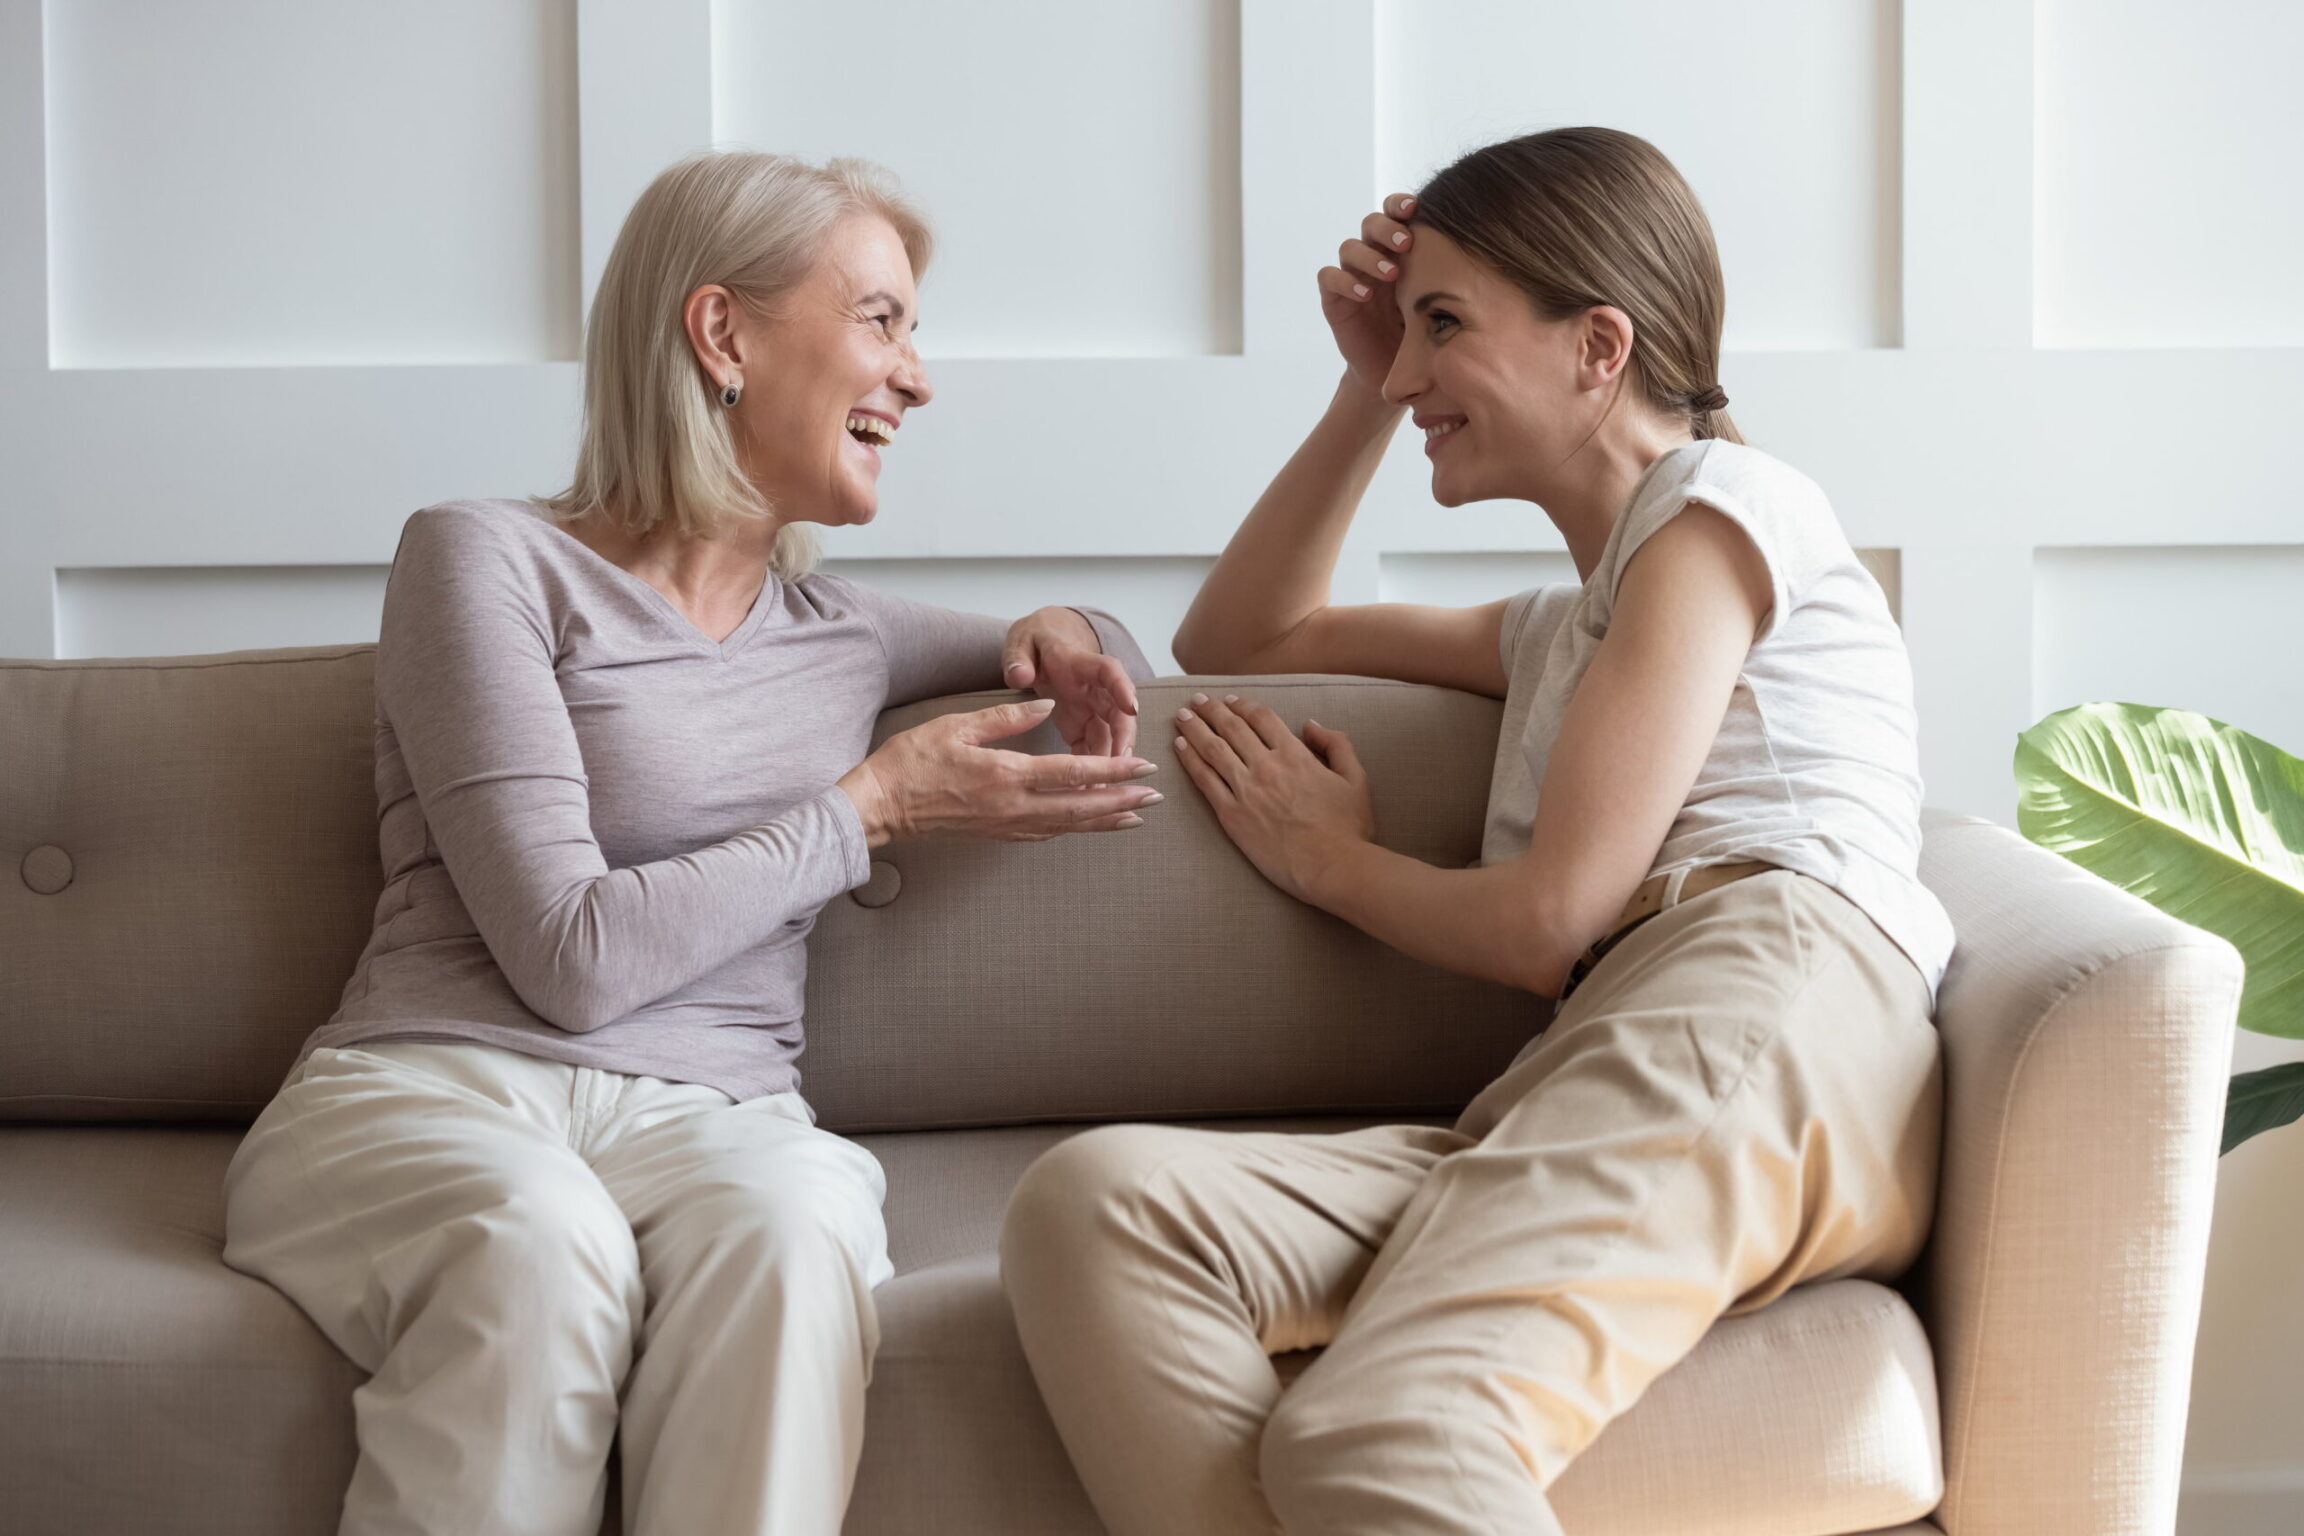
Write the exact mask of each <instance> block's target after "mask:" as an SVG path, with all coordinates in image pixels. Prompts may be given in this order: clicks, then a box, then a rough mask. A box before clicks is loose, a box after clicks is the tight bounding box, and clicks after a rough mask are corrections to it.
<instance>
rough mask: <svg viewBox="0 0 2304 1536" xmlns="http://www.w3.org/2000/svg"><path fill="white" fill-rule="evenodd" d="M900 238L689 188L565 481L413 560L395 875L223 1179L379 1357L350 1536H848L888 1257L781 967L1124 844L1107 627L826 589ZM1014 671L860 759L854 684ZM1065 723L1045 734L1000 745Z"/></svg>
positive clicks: (855, 188)
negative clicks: (1003, 860) (917, 912)
mask: <svg viewBox="0 0 2304 1536" xmlns="http://www.w3.org/2000/svg"><path fill="white" fill-rule="evenodd" d="M928 249H929V240H928V234H927V231H926V229H925V227H924V226H923V225H922V223H921V221H920V219H919V218H918V216H917V215H916V214H914V213H913V212H912V211H911V209H910V208H908V207H907V206H906V205H905V204H904V203H903V202H902V201H901V200H900V199H899V198H898V197H897V196H896V195H895V194H894V193H893V192H892V191H891V190H890V189H889V188H887V187H886V186H885V185H884V184H883V183H882V182H881V181H880V180H878V179H877V178H876V177H875V176H874V175H873V174H871V173H870V171H869V168H867V167H864V166H862V165H861V164H860V163H857V162H845V161H835V162H833V163H832V165H831V166H829V167H827V168H817V167H813V166H809V165H806V164H803V163H801V162H799V161H795V160H791V159H786V158H782V157H777V156H770V155H752V154H721V155H710V156H705V157H702V158H699V159H695V160H691V161H689V162H686V163H684V164H682V165H679V166H675V167H674V168H672V169H671V170H669V171H667V172H666V173H665V174H664V175H663V176H661V177H660V178H658V179H657V181H656V182H655V184H654V185H652V186H651V187H649V189H648V190H647V191H646V192H645V193H643V194H642V196H641V197H640V199H639V201H638V203H637V204H636V205H635V206H634V207H633V210H632V212H631V215H630V217H629V218H628V219H627V220H626V222H625V226H624V229H623V232H622V234H621V235H620V236H619V238H618V240H617V243H616V247H615V250H614V252H613V254H612V255H611V256H610V258H609V261H608V266H607V270H606V272H605V273H604V274H603V276H602V279H601V283H600V290H599V294H598V297H597V299H596V300H595V302H594V305H593V311H592V316H591V324H590V332H589V337H588V340H587V354H586V360H585V407H586V409H585V435H584V443H583V447H582V451H581V454H580V457H579V460H578V463H577V469H576V475H575V484H574V486H573V488H572V489H570V490H569V491H568V492H566V493H565V494H563V495H561V496H559V497H557V498H554V499H553V500H551V501H548V502H542V503H528V502H505V501H493V502H487V501H476V502H454V503H450V504H447V505H445V506H439V507H433V508H429V509H427V510H425V511H422V512H419V513H417V514H416V515H415V516H414V517H412V518H411V519H410V520H409V522H408V525H407V529H406V531H405V533H404V534H403V536H402V539H401V544H400V550H399V554H398V556H397V558H396V560H395V561H394V565H393V571H392V579H391V583H390V588H389V591H388V593H387V596H386V599H385V612H384V626H383V637H382V644H381V646H380V648H379V651H378V654H377V721H376V777H377V789H378V798H379V803H380V808H381V837H382V847H383V856H384V866H385V875H386V885H385V889H384V893H383V897H382V899H381V900H380V901H379V903H378V905H377V910H376V928H375V933H374V935H373V937H372V938H371V939H370V941H369V944H368V948H367V951H366V953H365V954H363V955H362V957H361V960H360V964H359V968H358V970H357V971H356V972H355V974H354V975H353V977H352V980H351V982H350V984H349V985H348V986H347V987H346V988H345V992H344V1000H343V1004H342V1006H341V1007H340V1008H339V1009H338V1011H337V1013H336V1016H335V1017H334V1018H333V1019H331V1020H330V1021H329V1022H328V1023H327V1024H326V1025H325V1026H324V1027H322V1028H321V1029H320V1030H319V1031H318V1032H316V1033H315V1034H314V1035H313V1036H312V1038H311V1040H310V1041H309V1042H308V1043H307V1045H306V1047H305V1049H304V1053H303V1055H302V1058H301V1059H300V1060H299V1062H298V1063H297V1065H296V1066H295V1068H294V1070H293V1071H292V1072H291V1073H290V1075H289V1077H288V1080H287V1082H286V1083H285V1085H284V1086H283V1087H282V1088H281V1090H280V1093H279V1096H278V1097H277V1098H275V1099H274V1100H273V1102H272V1103H271V1105H270V1106H269V1107H268V1108H267V1109H266V1110H265V1112H264V1114H263V1115H262V1117H261V1118H260V1119H258V1121H257V1122H256V1125H255V1127H254V1129H253V1130H252V1131H250V1133H249V1135H248V1138H247V1140H246V1142H245V1143H244V1144H243V1145H242V1147H241V1148H240V1151H239V1154H238V1156H237V1157H236V1158H235V1159H234V1161H233V1164H232V1168H231V1171H230V1174H229V1182H228V1196H229V1205H228V1209H227V1215H226V1231H227V1244H226V1249H225V1258H226V1261H227V1262H229V1263H230V1264H232V1265H233V1266H234V1267H236V1268H238V1269H241V1270H244V1271H246V1272H248V1273H250V1274H253V1275H258V1276H261V1277H262V1278H264V1279H266V1280H269V1281H270V1282H272V1283H273V1284H274V1285H276V1286H278V1287H279V1288H280V1289H281V1290H283V1291H285V1292H286V1293H287V1294H288V1295H289V1296H290V1297H291V1298H292V1299H293V1300H294V1301H295V1302H296V1303H297V1304H298V1305H299V1306H301V1307H302V1308H303V1309H304V1311H305V1312H306V1313H308V1314H309V1315H310V1316H311V1318H312V1319H313V1321H314V1322H315V1323H317V1324H318V1325H319V1326H320V1328H321V1329H322V1331H323V1332H325V1333H326V1334H327V1335H328V1337H329V1338H330V1339H331V1340H332V1341H333V1342H334V1343H335V1344H336V1345H337V1347H338V1348H340V1349H341V1350H343V1352H344V1353H345V1354H346V1355H347V1356H349V1357H350V1358H351V1359H352V1360H353V1361H354V1362H356V1363H357V1364H358V1365H359V1366H361V1367H362V1368H363V1369H365V1370H367V1371H369V1372H371V1373H372V1375H371V1379H370V1380H369V1381H368V1383H367V1384H366V1385H365V1386H363V1387H362V1388H361V1389H360V1390H359V1392H358V1394H357V1395H356V1398H355V1407H356V1410H357V1420H358V1430H359V1451H360V1454H359V1461H358V1465H357V1467H356V1469H355V1471H354V1473H353V1477H352V1484H351V1488H350V1490H349V1492H348V1493H347V1495H346V1499H345V1506H344V1519H343V1525H342V1529H343V1530H344V1531H346V1532H347V1533H368V1532H379V1533H381V1532H388V1531H389V1532H446V1531H487V1532H490V1533H494V1536H503V1533H514V1532H535V1533H547V1532H549V1533H559V1536H579V1533H581V1536H590V1533H591V1532H593V1531H594V1530H595V1529H597V1527H598V1524H599V1521H600V1518H601V1512H602V1498H603V1488H604V1486H605V1476H606V1471H607V1464H608V1455H609V1447H610V1444H611V1441H612V1439H613V1438H614V1437H615V1436H616V1435H617V1433H618V1430H619V1427H621V1431H622V1446H623V1452H622V1455H623V1463H622V1465H623V1474H624V1475H623V1499H624V1509H623V1515H624V1528H625V1529H626V1530H627V1531H631V1532H633V1533H635V1536H699V1533H716V1532H724V1533H731V1536H732V1533H737V1532H747V1533H765V1532H774V1533H776V1536H804V1533H808V1532H816V1533H821V1536H832V1533H834V1532H836V1531H837V1530H838V1529H839V1526H840V1520H841V1514H842V1510H843V1508H844V1506H845V1504H846V1501H847V1497H848V1491H849V1487H850V1484H851V1481H852V1479H853V1476H854V1473H855V1468H856V1462H857V1455H858V1448H859V1444H860V1440H861V1435H862V1423H863V1403H864V1385H865V1380H866V1377H867V1374H868V1372H869V1369H870V1365H871V1359H872V1352H873V1348H874V1344H875V1341H876V1330H875V1328H874V1323H873V1315H872V1298H871V1290H872V1287H873V1286H875V1285H876V1284H878V1283H879V1282H880V1281H882V1280H884V1279H885V1278H887V1276H888V1273H889V1266H888V1259H887V1255H886V1244H885V1233H884V1231H883V1228H882V1225H881V1216H880V1201H881V1197H882V1194H883V1193H884V1185H883V1181H882V1176H881V1172H880V1169H879V1167H878V1165H877V1164H876V1163H875V1162H874V1161H873V1159H872V1158H871V1156H870V1155H869V1154H867V1153H866V1152H864V1151H863V1150H862V1149H861V1148H859V1147H857V1146H855V1145H854V1144H853V1143H850V1142H848V1141H845V1140H842V1139H841V1138H839V1137H837V1136H833V1135H830V1134H827V1133H825V1132H822V1131H819V1130H817V1129H816V1128H815V1126H814V1123H813V1116H812V1115H811V1114H810V1112H809V1110H808V1107H807V1105H806V1104H805V1103H804V1102H803V1101H802V1100H801V1098H800V1094H799V1091H798V1074H797V1073H796V1071H795V1069H794V1060H795V1058H796V1057H797V1056H798V1055H799V1053H800V1047H801V996H802V981H803V967H804V963H805V952H804V950H803V948H802V944H803V941H804V940H805V939H806V938H807V935H808V931H809V927H810V925H811V923H812V921H813V918H814V914H815V913H816V911H817V910H818V909H819V908H820V907H821V906H822V905H823V904H824V903H825V902H826V901H828V900H830V899H831V898H832V897H834V896H835V895H837V894H839V893H840V892H842V891H845V890H847V889H849V888H851V887H853V886H856V885H858V884H860V883H862V882H863V881H864V880H865V878H866V876H867V874H868V871H869V860H868V858H867V853H868V850H870V849H872V848H875V847H878V846H880V845H881V844H883V843H885V842H887V841H889V840H890V839H892V838H899V837H914V836H960V837H991V838H1044V837H1051V836H1054V835H1056V834H1058V833H1062V832H1093V831H1114V830H1119V829H1123V828H1127V827H1132V826H1136V825H1139V824H1140V822H1141V818H1140V817H1139V816H1138V815H1137V812H1138V811H1139V810H1140V809H1141V808H1142V807H1144V806H1145V805H1147V804H1149V803H1150V802H1152V801H1154V800H1156V799H1158V798H1159V797H1158V796H1157V795H1156V794H1154V793H1152V792H1151V791H1150V790H1149V789H1147V788H1145V787H1144V786H1142V785H1140V784H1137V783H1135V782H1133V781H1134V780H1136V779H1138V778H1140V777H1142V776H1143V774H1144V773H1146V772H1148V771H1149V765H1148V764H1146V763H1145V762H1143V761H1142V760H1141V759H1138V758H1136V757H1135V756H1134V755H1133V751H1132V749H1133V742H1134V734H1135V721H1134V710H1135V702H1134V690H1133V686H1132V683H1131V671H1132V670H1133V672H1134V673H1136V674H1137V675H1142V674H1143V673H1144V672H1145V670H1146V669H1145V668H1144V666H1143V662H1142V658H1141V657H1140V656H1139V655H1138V653H1137V652H1136V650H1135V647H1134V645H1133V643H1132V642H1130V641H1129V640H1128V639H1127V637H1126V634H1125V632H1124V631H1122V630H1120V629H1119V628H1118V627H1117V626H1116V625H1115V624H1113V623H1112V622H1111V621H1110V620H1109V619H1108V618H1106V617H1105V616H1103V615H1101V614H1096V613H1095V612H1094V611H1093V610H1081V611H1075V610H1072V609H1066V608H1051V609H1043V610H1041V611H1040V612H1038V613H1035V614H1033V615H1031V616H1030V617H1028V618H1025V619H1021V620H1018V621H1017V622H1016V623H1014V624H1012V625H1011V624H1004V623H1001V622H999V621H997V620H992V619H982V618H976V617H973V616H970V615H965V614H956V613H948V612H944V611H941V610H937V609H930V608H923V607H919V606H917V605H914V604H911V603H906V602H902V601H899V600H897V599H894V598H891V597H886V596H882V595H879V594H877V593H874V592H873V591H872V590H871V589H870V588H867V587H863V586H859V585H857V584H855V583H853V582H849V581H843V580H839V579H836V578H834V577H831V576H827V575H821V574H812V573H811V565H812V560H813V553H812V552H813V547H814V546H813V544H812V543H811V535H810V533H809V529H808V525H810V524H829V525H834V526H838V525H843V524H852V523H863V522H867V521H869V520H870V519H871V518H872V516H873V514H874V511H875V510H876V508H877V504H878V498H877V493H876V489H875V483H876V480H877V477H878V474H879V468H880V455H881V453H882V452H883V451H884V450H886V449H887V448H888V446H889V444H890V443H892V442H893V441H894V440H895V439H896V436H897V434H898V431H899V429H900V428H901V427H902V425H903V422H904V419H905V416H906V414H907V413H908V412H910V411H912V410H915V409H917V408H919V407H921V406H924V405H926V404H927V403H928V401H929V399H930V396H931V391H930V386H929V383H928V378H927V375H926V373H925V372H924V370H923V369H922V367H921V365H920V359H919V357H918V355H917V354H916V353H915V352H914V350H913V346H912V327H913V325H914V323H915V321H916V319H917V316H918V313H919V307H920V306H919V298H918V295H917V292H916V291H915V287H914V284H915V280H916V279H917V277H918V276H919V274H920V271H921V268H922V267H923V266H924V265H925V263H926V261H927V258H928ZM1003 680H1005V681H1006V682H1007V683H1008V684H1009V685H1010V686H1013V687H1017V688H1029V689H1033V690H1035V691H1037V692H1038V693H1039V694H1040V695H1041V698H1040V699H1039V700H1037V701H1035V702H1034V703H1031V704H1014V705H1003V706H1001V707H999V708H995V709H988V710H983V711H979V712H977V713H974V714H969V715H961V716H955V717H952V718H948V719H944V720H940V721H938V722H936V723H934V724H931V725H926V726H922V727H920V728H918V729H916V730H913V731H908V732H905V733H903V734H902V735H899V736H896V737H894V738H893V739H891V740H890V741H888V742H887V743H886V744H885V745H883V746H882V747H880V748H879V749H878V750H877V751H873V752H871V753H870V754H869V755H867V753H866V749H867V747H868V746H869V735H870V731H871V728H872V722H873V717H874V716H875V715H876V714H877V713H878V712H879V711H880V710H881V709H882V708H883V707H885V706H887V705H889V704H894V703H900V702H903V701H905V700H908V699H916V698H921V697H925V696H929V695H934V694H941V693H947V692H952V691H955V690H960V689H973V688H989V687H997V686H999V685H1000V684H1001V683H1002V681H1003ZM1051 712H1053V714H1054V717H1055V719H1056V721H1057V723H1058V724H1059V726H1060V727H1062V729H1063V731H1064V733H1065V735H1066V736H1067V738H1068V739H1069V740H1070V741H1071V743H1072V745H1073V747H1074V749H1075V751H1076V752H1078V753H1080V754H1082V755H1078V756H1071V757H1051V758H1038V757H1031V756H1027V755H1024V754H1019V753H1014V752H1005V751H1001V750H998V749H997V748H995V747H994V746H992V745H991V743H993V742H996V741H998V740H1000V739H1001V738H1004V737H1008V736H1013V735H1015V734H1017V733H1018V732H1020V731H1023V730H1026V729H1028V728H1029V727H1031V726H1033V725H1035V724H1037V723H1038V722H1040V721H1041V720H1043V719H1045V718H1047V717H1048V716H1049V715H1050V713H1051Z"/></svg>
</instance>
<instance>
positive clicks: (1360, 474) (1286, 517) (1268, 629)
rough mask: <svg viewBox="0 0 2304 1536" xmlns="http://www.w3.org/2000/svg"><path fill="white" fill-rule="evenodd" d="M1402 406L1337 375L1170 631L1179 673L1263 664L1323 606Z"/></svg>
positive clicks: (1236, 669)
mask: <svg viewBox="0 0 2304 1536" xmlns="http://www.w3.org/2000/svg"><path fill="white" fill-rule="evenodd" d="M1401 409H1402V408H1401V407H1399V406H1396V405H1391V404H1389V403H1387V402H1386V401H1384V400H1383V399H1382V398H1381V397H1379V396H1377V395H1375V394H1373V393H1372V392H1370V391H1369V390H1368V389H1367V388H1365V387H1364V386H1362V385H1360V384H1357V383H1355V382H1354V381H1353V379H1352V377H1351V376H1350V375H1346V376H1345V379H1344V382H1343V383H1342V384H1340V385H1338V386H1337V390H1336V394H1335V397H1334V398H1333V399H1332V400H1331V401H1330V402H1329V404H1328V409H1327V411H1326V412H1325V413H1324V414H1323V415H1322V416H1321V418H1320V420H1319V422H1318V424H1316V425H1315V426H1314V427H1313V428H1312V432H1311V434H1310V435H1309V436H1308V437H1306V438H1305V439H1304V443H1303V446H1301V447H1299V448H1298V449H1297V450H1296V452H1295V453H1294V455H1292V456H1291V457H1290V458H1289V460H1288V462H1287V464H1286V465H1285V466H1283V467H1282V469H1281V471H1280V473H1279V474H1278V475H1276V476H1274V477H1273V480H1272V483H1271V485H1270V486H1268V487H1266V489H1265V491H1264V494H1263V495H1262V496H1261V497H1259V498H1258V499H1257V502H1256V505H1255V506H1254V508H1252V509H1251V510H1250V511H1249V513H1248V517H1247V520H1246V521H1245V522H1243V523H1242V524H1241V525H1240V531H1239V532H1238V533H1235V534H1234V535H1233V536H1232V541H1231V543H1229V544H1227V545H1226V546H1225V548H1224V554H1223V556H1222V558H1220V559H1219V560H1218V561H1217V562H1216V568H1215V569H1214V570H1212V571H1210V572H1209V573H1208V579H1207V580H1206V581H1204V582H1202V583H1201V585H1200V595H1199V596H1198V597H1196V598H1195V599H1193V602H1192V609H1191V611H1190V612H1189V613H1187V614H1186V615H1185V616H1184V623H1183V625H1182V626H1181V627H1180V628H1179V629H1178V630H1177V631H1176V640H1175V652H1176V660H1177V661H1178V662H1179V663H1180V664H1181V665H1182V666H1183V667H1184V668H1185V670H1186V671H1189V672H1258V671H1268V670H1271V668H1270V666H1268V665H1267V663H1268V662H1269V661H1270V660H1271V659H1272V657H1273V654H1274V652H1275V651H1276V649H1277V648H1278V647H1279V645H1280V643H1281V642H1282V641H1284V640H1285V639H1286V638H1287V637H1288V635H1289V634H1290V633H1291V632H1293V631H1294V630H1295V629H1296V627H1297V626H1298V625H1300V624H1302V623H1303V622H1304V620H1305V619H1307V618H1308V617H1310V616H1311V615H1312V614H1314V613H1317V612H1318V611H1319V610H1320V609H1322V608H1323V607H1325V606H1327V603H1328V581H1329V577H1330V575H1331V574H1332V573H1333V572H1334V571H1335V569H1336V557H1337V555H1338V553H1339V552H1340V551H1341V550H1342V549H1343V547H1344V535H1345V533H1346V531H1347V530H1349V529H1350V528H1351V526H1352V514H1353V513H1354V511H1356V510H1357V509H1358V508H1359V505H1360V498H1361V496H1362V495H1363V494H1364V493H1365V492H1366V491H1367V489H1368V482H1369V481H1370V480H1372V479H1373V478H1375V474H1376V466H1377V465H1378V464H1380V463H1382V462H1383V458H1384V449H1385V446H1386V445H1387V444H1388V443H1390V442H1391V440H1392V431H1393V428H1395V427H1396V426H1398V425H1399V422H1400V415H1401Z"/></svg>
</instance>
